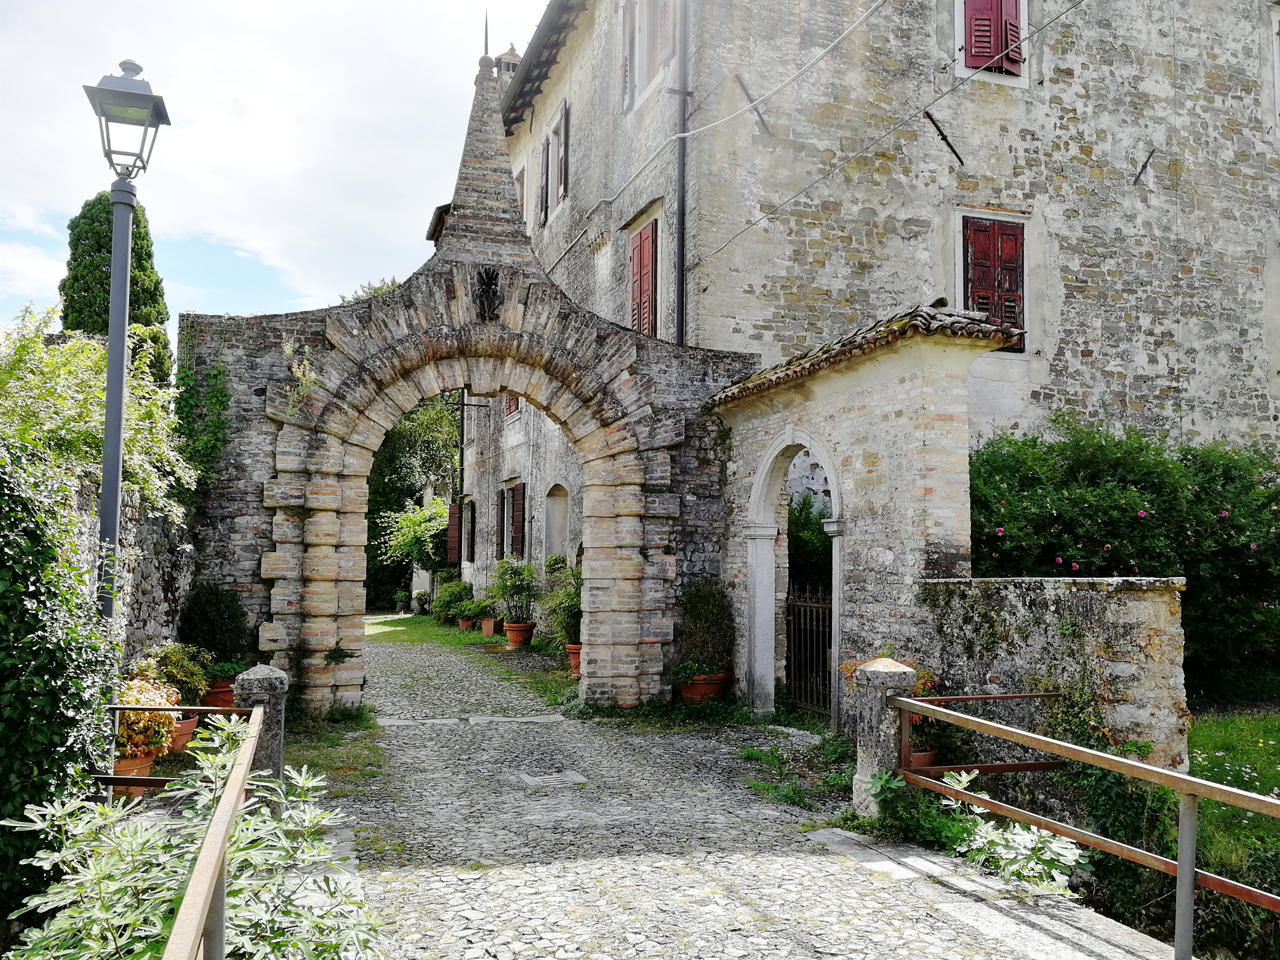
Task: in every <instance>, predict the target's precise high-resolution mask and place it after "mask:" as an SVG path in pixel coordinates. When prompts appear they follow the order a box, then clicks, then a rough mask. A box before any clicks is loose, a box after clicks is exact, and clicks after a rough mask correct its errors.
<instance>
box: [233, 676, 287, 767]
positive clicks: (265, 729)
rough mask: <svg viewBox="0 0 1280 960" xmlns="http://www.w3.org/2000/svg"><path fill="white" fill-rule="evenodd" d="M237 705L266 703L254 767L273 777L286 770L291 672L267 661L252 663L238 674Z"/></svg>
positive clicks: (254, 755)
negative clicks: (286, 708) (286, 709)
mask: <svg viewBox="0 0 1280 960" xmlns="http://www.w3.org/2000/svg"><path fill="white" fill-rule="evenodd" d="M235 689H236V706H237V707H245V708H250V707H255V706H257V705H258V704H259V703H262V704H265V705H266V708H267V709H266V711H265V713H264V715H263V718H262V732H261V733H259V734H258V749H257V750H256V751H255V752H254V754H253V769H254V770H270V771H271V775H272V776H273V777H277V778H278V777H280V776H282V775H283V774H284V700H285V694H286V693H288V691H289V675H288V674H287V673H285V672H284V671H283V670H278V669H276V668H275V667H268V666H266V665H263V666H258V667H253V668H251V669H249V670H246V671H245V672H244V673H242V674H240V676H238V677H236V688H235Z"/></svg>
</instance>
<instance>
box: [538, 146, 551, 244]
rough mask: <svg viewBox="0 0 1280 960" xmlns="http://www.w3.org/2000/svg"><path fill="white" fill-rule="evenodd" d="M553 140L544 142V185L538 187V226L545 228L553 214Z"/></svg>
mask: <svg viewBox="0 0 1280 960" xmlns="http://www.w3.org/2000/svg"><path fill="white" fill-rule="evenodd" d="M550 180H551V138H550V137H548V138H547V139H545V140H543V141H542V183H541V185H540V186H539V187H538V226H545V225H546V222H547V215H548V214H549V213H550V212H551V194H550V190H551V183H550Z"/></svg>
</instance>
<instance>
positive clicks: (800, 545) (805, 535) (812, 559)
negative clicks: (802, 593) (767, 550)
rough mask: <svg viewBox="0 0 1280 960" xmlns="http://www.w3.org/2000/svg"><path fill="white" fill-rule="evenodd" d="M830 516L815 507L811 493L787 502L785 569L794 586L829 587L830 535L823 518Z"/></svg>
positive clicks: (827, 588) (825, 510)
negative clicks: (823, 523) (824, 525)
mask: <svg viewBox="0 0 1280 960" xmlns="http://www.w3.org/2000/svg"><path fill="white" fill-rule="evenodd" d="M829 516H830V511H829V510H827V509H825V508H819V507H815V506H814V503H813V494H811V493H806V494H805V495H804V496H802V497H798V498H792V500H791V502H790V503H788V504H787V569H788V571H789V575H790V578H791V583H792V584H793V585H795V586H802V587H817V588H825V589H826V590H830V589H831V537H830V536H829V535H828V534H827V531H826V529H825V528H824V527H823V525H822V522H823V521H824V520H826V519H827V518H828V517H829Z"/></svg>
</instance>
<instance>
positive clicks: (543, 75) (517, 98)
mask: <svg viewBox="0 0 1280 960" xmlns="http://www.w3.org/2000/svg"><path fill="white" fill-rule="evenodd" d="M586 9H587V0H551V2H550V3H548V4H547V9H546V10H545V11H543V14H542V20H541V21H539V23H538V28H537V30H535V31H534V34H533V39H532V40H531V41H529V49H528V50H526V51H525V52H524V57H523V58H522V59H521V60H520V66H519V67H517V68H516V72H515V76H513V77H512V78H511V83H510V85H508V87H507V91H506V93H505V94H503V96H502V120H503V123H504V124H505V125H506V128H507V131H508V133H509V132H510V131H511V130H512V128H514V127H515V126H516V125H517V124H519V123H520V121H521V120H523V119H524V115H525V112H526V111H527V110H528V109H529V108H530V107H531V106H533V101H534V99H535V98H536V97H537V96H538V94H539V93H541V92H542V85H543V84H544V83H546V81H547V77H548V76H549V75H550V73H551V68H552V67H554V66H555V65H556V64H557V63H558V62H559V61H560V51H561V50H562V49H564V45H565V43H567V42H568V39H569V34H570V32H572V30H573V25H574V21H575V20H576V19H577V17H578V14H580V13H582V12H583V11H584V10H586Z"/></svg>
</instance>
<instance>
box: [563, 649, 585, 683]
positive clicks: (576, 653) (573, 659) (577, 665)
mask: <svg viewBox="0 0 1280 960" xmlns="http://www.w3.org/2000/svg"><path fill="white" fill-rule="evenodd" d="M564 648H565V650H567V651H568V652H569V669H570V670H572V671H573V675H574V676H575V677H580V676H582V644H580V643H566V644H565V645H564Z"/></svg>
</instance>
